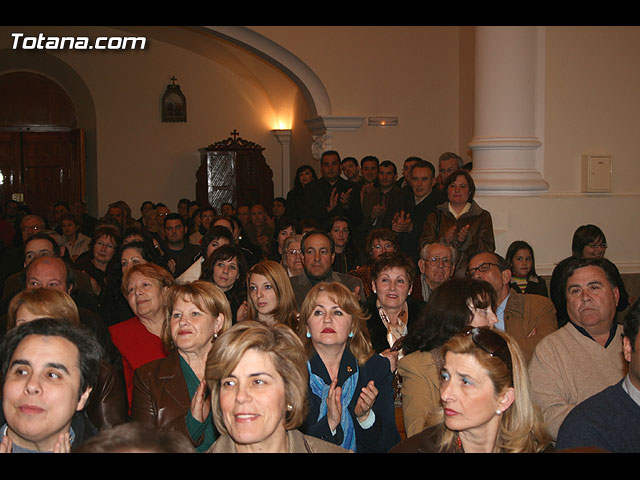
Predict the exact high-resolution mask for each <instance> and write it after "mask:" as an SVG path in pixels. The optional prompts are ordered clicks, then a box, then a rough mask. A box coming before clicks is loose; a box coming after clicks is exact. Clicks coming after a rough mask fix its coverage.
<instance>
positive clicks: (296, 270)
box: [280, 234, 304, 277]
mask: <svg viewBox="0 0 640 480" xmlns="http://www.w3.org/2000/svg"><path fill="white" fill-rule="evenodd" d="M280 263H281V264H282V266H283V267H284V269H285V270H286V271H287V275H289V276H290V277H295V276H296V275H302V274H303V273H304V265H303V264H302V235H300V234H295V235H290V236H288V237H287V239H286V240H285V241H284V244H283V245H282V260H281V261H280Z"/></svg>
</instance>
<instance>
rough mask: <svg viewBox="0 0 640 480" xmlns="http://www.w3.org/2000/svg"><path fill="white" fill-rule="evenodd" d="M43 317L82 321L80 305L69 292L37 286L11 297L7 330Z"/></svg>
mask: <svg viewBox="0 0 640 480" xmlns="http://www.w3.org/2000/svg"><path fill="white" fill-rule="evenodd" d="M42 317H50V318H61V319H65V320H69V321H70V322H71V323H75V324H79V323H80V317H79V314H78V307H77V306H76V302H75V301H74V300H73V298H71V296H70V295H69V294H68V293H65V292H63V291H62V290H57V289H55V288H36V289H35V290H23V291H22V292H20V293H18V294H17V295H16V296H14V297H13V298H12V299H11V302H10V303H9V309H8V311H7V330H10V329H12V328H13V327H17V326H19V325H22V324H23V323H26V322H30V321H31V320H34V319H36V318H42Z"/></svg>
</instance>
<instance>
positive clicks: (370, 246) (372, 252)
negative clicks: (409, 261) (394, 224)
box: [349, 228, 400, 298]
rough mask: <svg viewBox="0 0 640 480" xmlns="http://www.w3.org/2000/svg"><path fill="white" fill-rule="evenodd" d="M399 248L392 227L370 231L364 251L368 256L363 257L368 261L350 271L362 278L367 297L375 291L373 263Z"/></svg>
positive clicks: (351, 273)
mask: <svg viewBox="0 0 640 480" xmlns="http://www.w3.org/2000/svg"><path fill="white" fill-rule="evenodd" d="M399 249H400V246H399V244H398V238H397V236H396V232H394V231H393V230H391V229H390V228H375V229H373V230H371V231H370V232H369V234H368V235H367V240H366V242H365V249H364V252H362V253H363V254H364V255H365V256H366V259H363V261H364V262H366V263H363V264H361V265H360V266H359V267H357V268H355V269H353V270H351V271H350V272H349V275H353V276H354V277H358V278H359V279H360V280H362V285H364V296H365V298H369V297H370V296H371V294H372V293H373V290H372V289H371V265H372V264H373V262H374V261H375V259H376V258H378V257H379V256H380V255H382V254H384V253H393V252H397V251H398V250H399Z"/></svg>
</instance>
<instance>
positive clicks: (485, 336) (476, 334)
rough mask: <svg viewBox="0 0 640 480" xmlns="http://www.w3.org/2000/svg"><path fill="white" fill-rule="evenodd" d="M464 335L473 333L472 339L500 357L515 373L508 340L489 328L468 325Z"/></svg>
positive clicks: (485, 349) (494, 355)
mask: <svg viewBox="0 0 640 480" xmlns="http://www.w3.org/2000/svg"><path fill="white" fill-rule="evenodd" d="M463 334H464V335H471V340H473V343H475V344H476V345H477V346H478V347H480V348H481V349H482V350H484V351H485V352H486V353H488V354H489V355H491V356H492V357H498V358H499V359H500V360H502V362H503V363H504V364H505V365H506V366H507V368H508V369H509V373H511V374H512V375H513V367H512V364H511V352H510V351H509V346H508V345H507V342H506V340H505V339H504V338H503V337H502V336H500V335H499V334H497V333H496V332H494V331H493V330H491V329H489V328H478V327H468V328H466V329H465V330H464V331H463Z"/></svg>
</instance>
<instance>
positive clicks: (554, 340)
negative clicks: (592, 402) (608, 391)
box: [529, 258, 627, 440]
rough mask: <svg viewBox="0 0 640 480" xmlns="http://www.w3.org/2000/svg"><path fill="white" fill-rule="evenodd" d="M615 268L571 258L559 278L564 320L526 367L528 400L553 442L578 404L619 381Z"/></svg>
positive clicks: (606, 263) (621, 373) (620, 356)
mask: <svg viewBox="0 0 640 480" xmlns="http://www.w3.org/2000/svg"><path fill="white" fill-rule="evenodd" d="M615 271H616V268H615V266H614V265H613V264H612V263H611V262H610V261H609V260H607V259H605V258H573V259H572V260H570V261H569V263H567V265H566V266H565V268H564V269H563V270H562V273H561V282H560V284H561V285H564V290H563V291H564V297H565V302H566V305H567V314H568V316H569V321H568V322H567V324H566V325H564V326H563V327H561V328H559V329H558V330H557V331H556V332H554V333H552V334H550V335H548V336H547V337H545V338H544V339H542V341H541V342H540V343H539V344H538V346H537V347H536V350H535V352H534V354H533V357H532V359H531V363H530V364H529V377H530V380H531V386H532V393H533V397H534V400H535V401H536V403H537V404H538V405H539V407H540V408H541V409H542V413H543V415H544V420H545V423H546V424H547V428H548V430H549V433H550V434H551V436H552V437H553V438H554V440H555V438H556V437H557V434H558V429H559V427H560V425H561V424H562V422H563V421H564V419H565V418H566V416H567V414H568V413H569V412H570V411H571V410H572V409H573V408H574V407H575V406H576V405H577V404H578V403H580V402H582V401H583V400H586V399H587V398H589V397H591V396H592V395H595V394H596V393H598V392H600V391H602V390H604V389H605V388H607V387H609V386H610V385H613V384H615V383H616V382H618V381H620V380H621V379H622V378H623V377H624V376H625V374H626V372H627V365H626V363H625V361H624V358H623V353H622V351H623V349H622V333H623V329H622V326H621V325H619V324H618V323H617V322H616V321H615V318H616V306H617V304H618V301H619V298H620V293H619V291H618V287H616V286H615V280H614V278H615Z"/></svg>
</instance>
